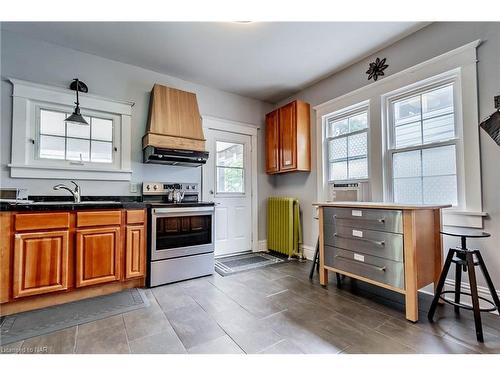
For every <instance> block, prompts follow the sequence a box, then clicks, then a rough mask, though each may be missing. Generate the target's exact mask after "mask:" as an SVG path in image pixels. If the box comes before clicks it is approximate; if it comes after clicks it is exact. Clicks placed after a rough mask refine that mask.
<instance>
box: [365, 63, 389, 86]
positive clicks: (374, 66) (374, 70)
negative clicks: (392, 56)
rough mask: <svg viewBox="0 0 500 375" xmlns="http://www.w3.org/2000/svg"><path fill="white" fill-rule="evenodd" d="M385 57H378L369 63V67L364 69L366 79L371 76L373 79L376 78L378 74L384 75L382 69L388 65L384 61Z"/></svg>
mask: <svg viewBox="0 0 500 375" xmlns="http://www.w3.org/2000/svg"><path fill="white" fill-rule="evenodd" d="M385 61H386V59H385V58H383V59H382V60H380V59H379V58H378V57H377V59H376V60H375V61H374V62H371V63H370V67H369V68H368V70H367V71H366V74H368V81H369V80H370V79H372V78H373V80H374V81H376V80H377V79H378V77H379V76H383V75H384V70H385V69H386V68H387V67H388V66H389V65H387V64H386V63H385Z"/></svg>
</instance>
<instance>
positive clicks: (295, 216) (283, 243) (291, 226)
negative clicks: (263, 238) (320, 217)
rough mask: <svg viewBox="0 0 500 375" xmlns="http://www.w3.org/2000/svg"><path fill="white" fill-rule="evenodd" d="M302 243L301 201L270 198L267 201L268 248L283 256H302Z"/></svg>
mask: <svg viewBox="0 0 500 375" xmlns="http://www.w3.org/2000/svg"><path fill="white" fill-rule="evenodd" d="M300 243H302V233H301V228H300V210H299V200H298V199H295V198H286V197H270V198H269V199H268V201H267V248H268V249H269V250H273V251H277V252H279V253H281V254H284V255H288V256H289V257H291V256H293V255H297V256H300V257H301V258H302V253H301V252H300V246H299V244H300Z"/></svg>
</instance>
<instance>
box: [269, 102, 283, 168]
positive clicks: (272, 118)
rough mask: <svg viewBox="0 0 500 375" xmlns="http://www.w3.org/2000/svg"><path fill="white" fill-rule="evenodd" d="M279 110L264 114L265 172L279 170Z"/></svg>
mask: <svg viewBox="0 0 500 375" xmlns="http://www.w3.org/2000/svg"><path fill="white" fill-rule="evenodd" d="M279 160H280V159H279V111H278V110H275V111H272V112H271V113H268V114H267V115H266V173H269V174H273V173H276V172H279V170H280V165H279V163H280V161H279Z"/></svg>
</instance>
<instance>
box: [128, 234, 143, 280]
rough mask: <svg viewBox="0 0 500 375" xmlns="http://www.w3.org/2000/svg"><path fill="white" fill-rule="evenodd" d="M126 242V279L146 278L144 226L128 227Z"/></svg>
mask: <svg viewBox="0 0 500 375" xmlns="http://www.w3.org/2000/svg"><path fill="white" fill-rule="evenodd" d="M126 235H127V237H126V240H125V278H126V279H132V278H135V277H141V276H144V274H145V270H146V254H145V252H144V247H145V243H146V238H145V230H144V225H129V226H127V234H126Z"/></svg>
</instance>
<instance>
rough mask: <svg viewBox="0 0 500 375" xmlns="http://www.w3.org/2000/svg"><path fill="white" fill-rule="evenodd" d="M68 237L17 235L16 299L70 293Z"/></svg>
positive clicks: (63, 232)
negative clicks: (50, 293)
mask: <svg viewBox="0 0 500 375" xmlns="http://www.w3.org/2000/svg"><path fill="white" fill-rule="evenodd" d="M68 236H69V232H68V231H67V230H61V231H50V232H27V233H16V234H15V236H14V238H15V239H14V267H13V268H14V272H13V273H14V275H13V297H14V298H19V297H25V296H32V295H36V294H42V293H49V292H56V291H61V290H65V289H67V287H68Z"/></svg>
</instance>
